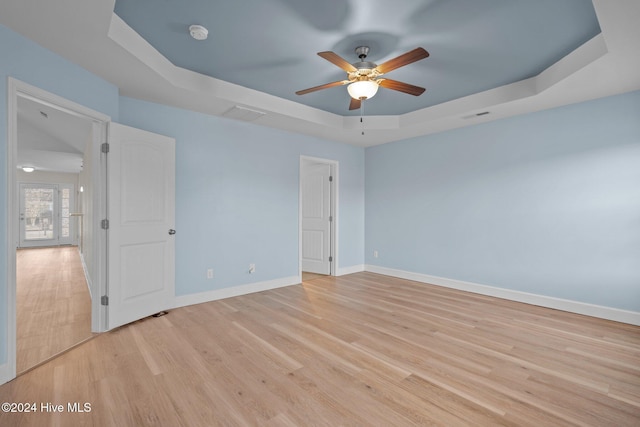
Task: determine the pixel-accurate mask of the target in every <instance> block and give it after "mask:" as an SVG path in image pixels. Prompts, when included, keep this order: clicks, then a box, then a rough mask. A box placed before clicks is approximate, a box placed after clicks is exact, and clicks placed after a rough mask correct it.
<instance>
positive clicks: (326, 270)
mask: <svg viewBox="0 0 640 427" xmlns="http://www.w3.org/2000/svg"><path fill="white" fill-rule="evenodd" d="M301 180H302V185H301V187H302V194H301V195H302V271H305V272H309V273H318V274H327V275H328V274H331V262H332V261H333V257H332V254H331V234H332V233H331V222H332V220H333V218H332V209H331V200H332V198H331V187H332V185H331V183H332V180H333V177H332V176H331V165H330V164H327V163H310V164H306V165H304V167H303V168H302V175H301Z"/></svg>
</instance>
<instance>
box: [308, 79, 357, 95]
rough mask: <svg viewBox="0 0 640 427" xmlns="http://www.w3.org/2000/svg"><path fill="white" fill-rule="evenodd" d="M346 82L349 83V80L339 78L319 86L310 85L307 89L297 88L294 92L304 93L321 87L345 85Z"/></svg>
mask: <svg viewBox="0 0 640 427" xmlns="http://www.w3.org/2000/svg"><path fill="white" fill-rule="evenodd" d="M347 83H349V80H340V81H337V82H332V83H327V84H323V85H320V86H315V87H310V88H309V89H304V90H299V91H297V92H296V95H305V94H307V93H311V92H315V91H317V90H321V89H328V88H330V87H335V86H342V85H346V84H347Z"/></svg>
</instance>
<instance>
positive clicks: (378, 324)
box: [0, 273, 640, 427]
mask: <svg viewBox="0 0 640 427" xmlns="http://www.w3.org/2000/svg"><path fill="white" fill-rule="evenodd" d="M0 402H35V403H37V405H38V412H37V413H23V414H16V413H0V425H2V426H53V425H65V426H66V425H73V426H146V425H157V426H214V425H224V426H236V425H237V426H340V425H346V426H415V425H438V426H449V427H450V426H502V425H506V426H536V427H539V426H618V427H619V426H638V425H640V327H636V326H631V325H626V324H621V323H616V322H611V321H605V320H601V319H595V318H590V317H585V316H580V315H576V314H571V313H565V312H561V311H556V310H551V309H546V308H541V307H536V306H530V305H526V304H520V303H516V302H510V301H506V300H501V299H497V298H491V297H486V296H482V295H477V294H471V293H465V292H461V291H456V290H451V289H445V288H440V287H436V286H430V285H424V284H419V283H416V282H411V281H407V280H401V279H395V278H391V277H386V276H381V275H376V274H372V273H357V274H352V275H348V276H342V277H337V278H336V277H325V278H320V279H315V280H313V281H309V282H305V283H303V284H302V285H296V286H289V287H286V288H280V289H275V290H270V291H265V292H260V293H255V294H251V295H244V296H239V297H234V298H229V299H225V300H219V301H213V302H209V303H205V304H200V305H194V306H189V307H183V308H179V309H175V310H172V311H170V312H169V313H168V314H167V315H166V316H163V317H158V318H147V319H143V320H141V321H138V322H136V323H133V324H131V325H128V326H124V327H121V328H119V329H117V330H114V331H112V332H109V333H104V334H102V335H100V336H98V337H96V338H94V339H92V340H90V341H88V342H87V343H84V344H82V345H81V346H79V347H77V348H74V349H73V350H71V351H69V352H67V353H65V354H63V355H62V356H60V357H58V358H56V359H55V360H53V361H50V362H48V363H46V364H44V365H42V366H40V367H38V368H36V369H34V370H32V371H30V372H28V373H26V374H25V375H22V376H20V377H19V378H17V379H16V380H14V381H12V382H10V383H8V384H5V385H3V386H1V387H0ZM43 402H50V403H52V404H56V405H58V404H61V405H64V408H65V412H64V413H55V414H54V413H50V412H49V413H47V412H43V411H42V410H41V406H40V405H41V404H42V403H43ZM76 402H77V403H79V404H80V405H82V404H83V403H85V402H86V403H89V404H90V409H91V412H84V413H68V411H67V404H68V403H72V404H73V403H76Z"/></svg>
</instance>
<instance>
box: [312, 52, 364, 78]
mask: <svg viewBox="0 0 640 427" xmlns="http://www.w3.org/2000/svg"><path fill="white" fill-rule="evenodd" d="M318 55H319V56H321V57H323V58H324V59H326V60H327V61H329V62H331V63H332V64H335V65H337V66H338V67H340V68H342V69H343V70H344V71H346V72H347V73H353V72H354V71H358V69H357V68H356V67H354V66H353V65H351V64H350V63H349V62H347V60H346V59H344V58H342V57H341V56H340V55H338V54H337V53H333V52H329V51H327V52H318Z"/></svg>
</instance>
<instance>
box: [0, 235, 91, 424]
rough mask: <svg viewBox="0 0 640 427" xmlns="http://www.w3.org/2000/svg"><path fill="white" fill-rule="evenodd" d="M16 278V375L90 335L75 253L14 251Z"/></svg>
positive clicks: (65, 249) (85, 295)
mask: <svg viewBox="0 0 640 427" xmlns="http://www.w3.org/2000/svg"><path fill="white" fill-rule="evenodd" d="M16 279H17V280H16V282H17V283H16V345H17V349H18V351H17V353H16V371H17V372H23V371H25V370H27V369H29V368H31V367H33V366H35V365H37V364H38V363H40V362H43V361H45V360H47V359H49V358H51V357H52V356H54V355H56V354H58V353H60V352H61V351H64V350H66V349H68V348H69V347H72V346H73V345H75V344H77V343H79V342H81V341H83V340H85V339H87V338H89V337H90V336H91V298H90V297H89V291H88V289H87V283H86V280H85V277H84V272H83V269H82V263H81V261H80V255H79V254H78V248H76V247H59V248H38V249H20V250H18V251H17V254H16ZM0 425H1V424H0Z"/></svg>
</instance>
